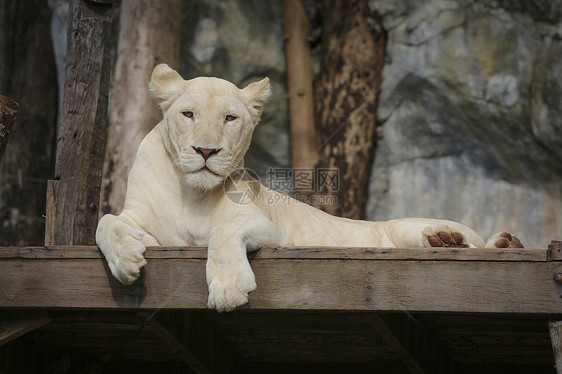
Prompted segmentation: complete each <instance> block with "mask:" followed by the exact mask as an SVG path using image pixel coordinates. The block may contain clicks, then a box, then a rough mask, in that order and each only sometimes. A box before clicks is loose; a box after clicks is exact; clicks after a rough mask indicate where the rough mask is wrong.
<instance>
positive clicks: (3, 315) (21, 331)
mask: <svg viewBox="0 0 562 374" xmlns="http://www.w3.org/2000/svg"><path fill="white" fill-rule="evenodd" d="M50 321H51V318H50V317H49V315H48V314H47V313H45V312H42V311H18V312H15V311H2V312H0V347H1V346H3V345H4V344H6V343H9V342H11V341H13V340H15V339H17V338H19V337H20V336H22V335H25V334H27V333H28V332H30V331H33V330H35V329H37V328H39V327H41V326H43V325H45V324H47V323H49V322H50Z"/></svg>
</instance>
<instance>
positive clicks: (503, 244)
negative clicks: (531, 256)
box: [486, 231, 523, 248]
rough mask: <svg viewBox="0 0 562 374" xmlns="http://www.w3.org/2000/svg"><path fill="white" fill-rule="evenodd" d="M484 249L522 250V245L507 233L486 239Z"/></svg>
mask: <svg viewBox="0 0 562 374" xmlns="http://www.w3.org/2000/svg"><path fill="white" fill-rule="evenodd" d="M486 248H523V244H521V241H520V240H519V239H518V238H517V237H516V236H513V235H511V234H510V233H508V232H505V231H504V232H500V233H497V234H494V235H492V236H490V238H488V241H487V242H486Z"/></svg>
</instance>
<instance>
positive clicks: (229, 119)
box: [224, 114, 238, 122]
mask: <svg viewBox="0 0 562 374" xmlns="http://www.w3.org/2000/svg"><path fill="white" fill-rule="evenodd" d="M237 118H238V117H236V116H233V115H232V114H229V115H227V116H226V117H225V118H224V119H225V120H226V122H232V121H234V120H236V119H237Z"/></svg>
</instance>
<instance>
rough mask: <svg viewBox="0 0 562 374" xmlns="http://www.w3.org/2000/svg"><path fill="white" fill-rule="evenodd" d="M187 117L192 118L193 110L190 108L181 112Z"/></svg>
mask: <svg viewBox="0 0 562 374" xmlns="http://www.w3.org/2000/svg"><path fill="white" fill-rule="evenodd" d="M181 114H183V115H184V116H185V117H187V118H193V112H192V111H190V110H186V111H185V112H181Z"/></svg>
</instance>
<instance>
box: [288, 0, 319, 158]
mask: <svg viewBox="0 0 562 374" xmlns="http://www.w3.org/2000/svg"><path fill="white" fill-rule="evenodd" d="M283 20H284V25H285V51H286V55H287V77H288V85H289V114H290V117H291V148H292V153H291V155H292V161H293V167H295V168H312V167H314V165H315V164H316V160H317V158H318V154H317V147H318V145H317V144H316V135H315V132H316V129H315V127H314V100H313V91H312V72H311V66H310V47H309V45H308V43H309V42H308V25H307V20H306V11H305V9H304V4H303V0H284V1H283Z"/></svg>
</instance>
